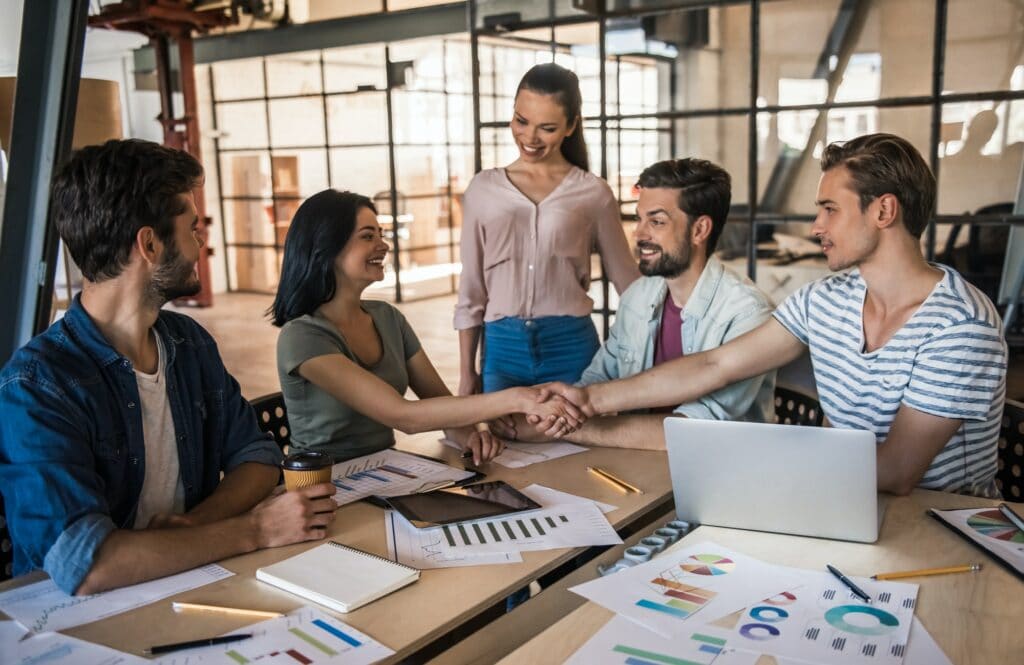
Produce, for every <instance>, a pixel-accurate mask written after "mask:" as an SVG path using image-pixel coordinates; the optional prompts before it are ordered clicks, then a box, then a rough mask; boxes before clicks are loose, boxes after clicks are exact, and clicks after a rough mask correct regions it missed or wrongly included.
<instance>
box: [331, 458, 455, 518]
mask: <svg viewBox="0 0 1024 665" xmlns="http://www.w3.org/2000/svg"><path fill="white" fill-rule="evenodd" d="M473 474H474V472H473V471H467V470H465V469H457V468H455V467H453V466H448V465H447V464H443V463H441V462H435V461H433V460H429V459H425V458H423V457H419V456H417V455H411V454H409V453H405V452H402V451H400V450H394V449H391V448H389V449H388V450H382V451H380V452H377V453H373V454H370V455H364V456H362V457H356V458H354V459H350V460H348V461H345V462H339V463H337V464H335V465H334V468H333V469H332V470H331V482H332V483H334V486H335V487H337V488H338V492H337V494H335V495H334V502H335V503H337V504H338V505H339V506H343V505H345V504H346V503H352V502H353V501H359V500H360V499H365V498H366V497H368V496H400V495H402V494H414V493H416V492H422V491H424V490H427V489H430V488H431V487H437V486H438V485H442V484H444V483H447V482H449V481H460V480H465V479H466V478H469V477H471V476H472V475H473Z"/></svg>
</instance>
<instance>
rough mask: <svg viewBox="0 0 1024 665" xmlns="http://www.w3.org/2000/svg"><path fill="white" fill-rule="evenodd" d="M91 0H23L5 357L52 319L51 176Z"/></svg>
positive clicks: (0, 261)
mask: <svg viewBox="0 0 1024 665" xmlns="http://www.w3.org/2000/svg"><path fill="white" fill-rule="evenodd" d="M88 12H89V3H88V1H87V0H75V1H74V2H69V1H68V0H33V1H32V2H26V3H25V11H24V15H23V16H22V23H21V47H20V52H19V56H18V82H17V88H16V91H15V100H16V104H15V107H14V119H13V122H12V127H11V156H10V178H9V179H8V181H7V192H6V198H5V201H4V216H3V219H4V223H3V226H2V228H0V284H3V285H4V286H3V289H2V290H0V317H2V318H3V319H4V320H7V321H9V322H10V323H9V324H7V325H4V326H0V364H2V363H6V362H7V360H8V359H9V358H10V357H11V355H12V354H13V353H14V352H15V351H16V350H17V349H18V347H20V346H22V345H23V344H24V343H25V342H27V341H28V340H29V339H30V338H31V337H32V336H33V335H34V334H35V333H36V332H38V331H39V330H41V328H42V327H43V326H45V325H46V323H48V322H49V316H50V304H51V302H52V298H53V276H54V268H55V266H54V264H55V262H56V256H57V241H58V238H57V232H56V230H55V229H54V228H53V224H52V222H51V220H50V216H49V210H50V179H51V177H52V175H53V172H54V170H55V168H56V167H57V166H59V165H60V164H61V163H62V162H63V161H64V159H65V158H66V157H67V155H68V153H69V152H70V150H71V139H72V135H73V134H74V129H75V107H76V105H77V103H78V82H79V80H80V78H81V72H82V49H83V46H84V44H85V23H86V17H87V15H88Z"/></svg>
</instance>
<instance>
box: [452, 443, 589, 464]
mask: <svg viewBox="0 0 1024 665" xmlns="http://www.w3.org/2000/svg"><path fill="white" fill-rule="evenodd" d="M441 442H442V443H444V445H446V446H448V447H449V448H456V449H458V450H462V446H460V445H459V444H457V443H455V442H454V441H452V440H451V439H441ZM586 450H588V449H587V448H586V447H584V446H577V445H576V444H575V443H565V442H564V441H555V442H553V443H520V442H518V441H510V442H508V443H507V444H505V449H504V450H503V451H501V454H500V455H498V456H497V457H495V458H494V459H493V460H491V461H492V462H497V463H498V464H500V465H502V466H504V467H508V468H510V469H521V468H523V467H524V466H530V465H531V464H539V463H541V462H547V461H549V460H553V459H558V458H559V457H566V456H567V455H575V454H576V453H582V452H585V451H586Z"/></svg>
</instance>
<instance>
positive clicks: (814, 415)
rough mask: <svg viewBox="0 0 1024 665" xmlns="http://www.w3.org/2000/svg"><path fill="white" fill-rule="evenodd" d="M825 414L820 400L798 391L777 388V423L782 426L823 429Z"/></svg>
mask: <svg viewBox="0 0 1024 665" xmlns="http://www.w3.org/2000/svg"><path fill="white" fill-rule="evenodd" d="M824 420H825V414H824V413H822V412H821V405H820V404H818V400H816V399H814V398H813V397H811V396H810V395H805V394H803V393H801V392H798V391H796V390H790V389H789V388H783V387H781V386H775V422H777V423H779V424H780V425H807V426H810V427H821V423H822V422H823V421H824Z"/></svg>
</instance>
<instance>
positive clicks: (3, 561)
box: [0, 494, 14, 582]
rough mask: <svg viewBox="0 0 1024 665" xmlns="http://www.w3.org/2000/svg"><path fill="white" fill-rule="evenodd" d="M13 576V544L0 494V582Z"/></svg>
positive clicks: (2, 498) (2, 496) (2, 497)
mask: <svg viewBox="0 0 1024 665" xmlns="http://www.w3.org/2000/svg"><path fill="white" fill-rule="evenodd" d="M13 576H14V543H13V542H12V541H11V531H10V529H8V528H7V513H6V512H4V495H3V494H0V582H3V581H4V580H9V579H11V578H12V577H13Z"/></svg>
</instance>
